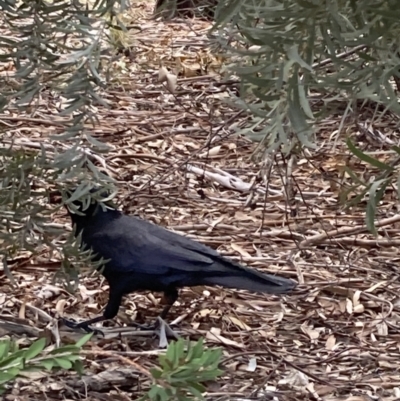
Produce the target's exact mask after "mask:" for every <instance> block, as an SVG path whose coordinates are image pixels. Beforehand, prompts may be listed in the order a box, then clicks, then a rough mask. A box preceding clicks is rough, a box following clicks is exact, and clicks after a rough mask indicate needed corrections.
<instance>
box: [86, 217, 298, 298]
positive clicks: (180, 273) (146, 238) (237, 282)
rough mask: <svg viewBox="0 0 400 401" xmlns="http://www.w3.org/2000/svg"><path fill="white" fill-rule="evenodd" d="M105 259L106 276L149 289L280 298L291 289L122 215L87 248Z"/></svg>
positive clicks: (92, 238)
mask: <svg viewBox="0 0 400 401" xmlns="http://www.w3.org/2000/svg"><path fill="white" fill-rule="evenodd" d="M87 245H89V246H91V247H92V248H93V250H94V251H95V252H97V253H98V254H99V255H101V256H103V257H104V258H105V259H111V262H110V263H109V268H110V270H112V272H109V273H107V274H108V276H109V277H110V276H111V275H114V274H115V276H119V275H125V276H126V274H128V276H129V273H132V274H133V273H134V275H135V276H136V278H137V279H138V280H139V278H141V279H143V277H144V276H146V277H148V279H146V280H150V281H151V280H154V283H153V284H152V283H151V282H148V281H146V283H145V284H143V283H142V286H143V287H144V285H146V287H147V288H152V286H153V287H154V288H155V287H157V288H160V285H159V284H158V285H156V284H155V282H156V281H157V280H159V281H158V282H159V283H162V285H163V286H167V285H174V286H192V285H221V286H223V287H229V288H238V289H247V290H250V291H259V292H267V293H283V292H287V291H289V290H290V289H292V288H293V287H294V286H295V284H294V283H293V282H292V281H291V280H288V279H285V278H283V277H279V276H272V275H269V274H264V273H261V272H259V271H257V270H253V269H250V268H247V267H245V266H241V265H239V264H238V263H235V262H233V261H231V260H229V259H226V258H224V257H222V256H221V255H220V254H219V253H218V252H217V251H215V250H214V249H211V248H209V247H207V246H205V245H203V244H201V243H199V242H197V241H193V240H191V239H190V238H187V237H185V236H182V235H179V234H176V233H173V232H171V231H168V230H166V229H164V228H162V227H159V226H156V225H153V224H151V223H149V222H146V221H144V220H141V219H137V218H134V217H131V216H126V215H121V217H120V218H119V219H117V220H115V221H114V222H113V223H111V224H108V225H107V229H106V230H95V232H94V233H92V235H91V236H90V241H89V243H88V244H87Z"/></svg>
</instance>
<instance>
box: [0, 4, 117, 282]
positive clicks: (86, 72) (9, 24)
mask: <svg viewBox="0 0 400 401" xmlns="http://www.w3.org/2000/svg"><path fill="white" fill-rule="evenodd" d="M124 8H125V1H124V0H96V1H93V2H92V3H91V2H90V1H89V0H88V3H87V4H85V2H81V1H73V2H71V1H68V0H48V1H36V2H35V1H31V2H29V1H25V2H24V1H23V2H21V1H18V2H17V1H14V0H12V1H8V0H0V24H1V26H2V35H1V36H0V50H1V51H0V62H1V63H8V64H10V65H11V66H12V67H13V68H14V71H15V73H14V74H12V73H11V72H10V74H9V75H8V76H5V75H3V76H2V78H1V80H0V112H4V113H6V114H9V115H16V116H20V115H21V116H28V117H29V116H30V115H35V114H36V113H39V114H40V113H43V104H45V105H46V99H47V97H48V98H49V99H50V101H51V100H52V99H53V98H56V99H57V98H58V99H59V102H54V105H55V107H54V111H53V113H54V114H55V116H54V117H55V118H56V120H57V122H56V123H55V126H57V127H58V129H57V133H54V134H53V136H52V137H48V138H47V140H45V139H46V138H44V137H43V136H42V137H41V141H38V140H37V139H36V140H35V139H34V138H32V140H31V138H29V137H27V138H22V140H21V137H20V136H18V135H16V136H14V135H15V134H14V133H16V132H17V130H10V125H8V124H6V123H4V122H1V123H0V144H1V146H0V189H1V191H0V242H1V244H2V248H1V255H0V257H2V258H3V259H4V257H6V258H12V257H13V256H15V254H16V253H17V252H18V251H20V250H28V251H30V252H32V253H35V252H37V251H38V250H40V249H41V251H43V247H41V245H43V244H45V245H46V249H49V250H50V252H57V253H58V252H59V251H60V250H59V246H56V245H55V244H54V237H55V236H59V235H62V234H63V233H64V232H65V230H64V228H63V227H59V226H56V225H52V224H49V219H50V214H51V213H52V212H54V206H53V210H51V208H49V206H48V203H49V199H48V198H49V192H50V191H51V190H53V189H54V188H65V187H66V186H67V187H68V186H69V187H72V188H73V187H77V186H78V184H77V183H81V184H82V185H84V187H85V191H82V188H78V191H77V192H78V193H79V195H80V196H81V195H82V193H83V192H84V194H83V195H82V196H84V197H86V199H88V198H90V194H89V190H88V189H87V188H89V189H90V188H91V187H92V186H93V183H92V182H96V183H98V184H100V185H102V186H104V187H105V188H108V189H110V188H112V179H111V178H110V177H108V176H107V175H106V174H104V173H103V172H102V171H100V170H99V168H98V167H97V165H96V162H98V160H99V158H100V157H101V156H100V155H102V154H104V153H106V152H107V151H108V146H107V145H106V144H104V143H102V142H100V141H99V140H98V139H96V138H94V137H93V134H92V132H91V131H92V129H93V127H94V126H95V125H96V124H97V119H96V110H97V108H99V107H107V104H106V102H104V100H103V99H102V98H101V97H100V96H99V93H98V89H99V87H105V85H106V83H107V82H106V78H105V77H106V76H107V74H106V72H107V66H108V64H107V60H108V59H107V58H103V56H102V54H103V53H102V52H103V50H104V48H105V47H107V42H106V40H105V38H106V36H107V30H108V26H109V24H110V23H111V22H113V23H114V24H115V25H117V24H118V19H117V18H116V15H117V14H118V13H120V12H121V11H122V10H123V9H124ZM5 33H7V34H5ZM11 70H12V69H11ZM39 99H42V100H43V101H39ZM56 107H58V109H56ZM46 113H48V110H47V109H46ZM57 114H58V115H57ZM54 117H49V119H51V118H54ZM22 131H23V130H21V132H22ZM58 207H61V205H59V206H58ZM72 241H73V240H72V239H71V240H70V243H69V245H67V246H66V247H65V248H64V250H63V254H64V255H65V260H66V261H65V263H64V270H63V272H64V273H65V274H66V273H70V272H71V269H70V265H71V263H70V261H71V260H72V259H75V260H78V257H79V254H80V252H79V250H78V247H77V246H75V245H76V244H72V245H71V243H72ZM85 258H86V259H85ZM85 258H84V259H85V260H83V261H82V262H85V263H86V262H87V261H88V260H89V257H88V255H86V256H85ZM72 278H73V279H74V278H75V276H73V277H72Z"/></svg>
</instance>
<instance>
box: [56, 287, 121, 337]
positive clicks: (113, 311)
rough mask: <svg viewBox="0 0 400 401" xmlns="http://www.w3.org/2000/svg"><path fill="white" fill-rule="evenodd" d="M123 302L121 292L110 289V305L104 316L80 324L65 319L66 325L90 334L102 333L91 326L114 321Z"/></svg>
mask: <svg viewBox="0 0 400 401" xmlns="http://www.w3.org/2000/svg"><path fill="white" fill-rule="evenodd" d="M121 302H122V294H121V293H120V292H119V291H116V290H115V289H113V288H112V287H110V295H109V298H108V303H107V306H106V308H105V309H104V312H103V315H102V316H97V317H95V318H93V319H89V320H85V321H84V322H80V323H76V322H72V321H71V320H66V319H64V323H65V325H66V326H68V327H70V328H71V329H83V330H85V331H86V332H88V333H91V332H101V331H100V330H94V329H92V328H91V327H89V326H90V325H92V324H94V323H98V322H102V321H103V320H108V319H113V318H114V317H115V316H117V314H118V310H119V307H120V305H121Z"/></svg>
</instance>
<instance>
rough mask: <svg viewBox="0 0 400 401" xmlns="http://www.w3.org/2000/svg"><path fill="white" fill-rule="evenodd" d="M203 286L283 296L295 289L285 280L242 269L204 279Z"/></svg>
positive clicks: (292, 283) (291, 282)
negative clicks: (218, 286) (216, 286)
mask: <svg viewBox="0 0 400 401" xmlns="http://www.w3.org/2000/svg"><path fill="white" fill-rule="evenodd" d="M204 285H210V286H214V285H220V286H221V287H226V288H236V289H239V290H247V291H253V292H265V293H267V294H284V293H286V292H289V291H290V290H292V289H293V288H295V287H296V285H297V284H296V283H295V282H294V281H292V280H289V279H287V278H283V277H279V276H273V275H271V274H264V273H261V272H259V271H257V270H251V269H248V268H245V267H242V268H241V269H238V270H236V271H235V270H232V271H225V272H219V274H218V273H217V274H215V275H210V276H209V277H205V278H204Z"/></svg>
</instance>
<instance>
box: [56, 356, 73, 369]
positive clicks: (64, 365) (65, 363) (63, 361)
mask: <svg viewBox="0 0 400 401" xmlns="http://www.w3.org/2000/svg"><path fill="white" fill-rule="evenodd" d="M54 362H55V363H56V364H57V365H58V366H59V367H60V368H63V369H66V370H69V369H71V368H72V363H71V362H70V361H68V360H67V359H64V358H54Z"/></svg>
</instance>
